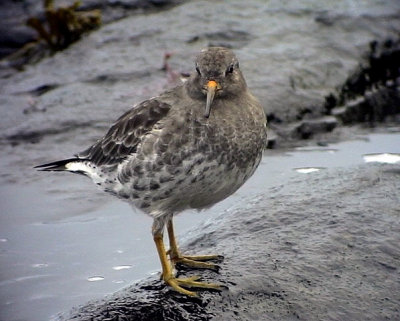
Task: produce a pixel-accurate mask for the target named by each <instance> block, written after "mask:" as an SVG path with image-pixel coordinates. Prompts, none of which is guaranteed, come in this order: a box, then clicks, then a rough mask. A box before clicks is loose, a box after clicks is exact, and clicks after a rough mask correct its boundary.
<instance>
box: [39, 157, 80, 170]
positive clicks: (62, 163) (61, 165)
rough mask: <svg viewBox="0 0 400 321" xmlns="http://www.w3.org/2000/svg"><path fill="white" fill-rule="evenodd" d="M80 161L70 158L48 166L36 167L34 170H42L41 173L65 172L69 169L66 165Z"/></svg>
mask: <svg viewBox="0 0 400 321" xmlns="http://www.w3.org/2000/svg"><path fill="white" fill-rule="evenodd" d="M78 160H80V159H79V158H69V159H63V160H60V161H56V162H52V163H47V164H42V165H38V166H35V167H34V168H36V169H38V170H40V171H45V172H49V171H65V170H66V169H67V168H66V167H65V165H66V164H68V163H70V162H74V161H78Z"/></svg>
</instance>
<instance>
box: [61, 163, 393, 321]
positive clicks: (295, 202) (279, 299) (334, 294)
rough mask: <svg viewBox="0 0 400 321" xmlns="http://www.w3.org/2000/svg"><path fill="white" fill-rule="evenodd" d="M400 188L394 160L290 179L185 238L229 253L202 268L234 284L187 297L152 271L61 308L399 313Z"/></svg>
mask: <svg viewBox="0 0 400 321" xmlns="http://www.w3.org/2000/svg"><path fill="white" fill-rule="evenodd" d="M399 188H400V171H399V167H398V166H397V165H396V166H393V165H370V164H369V165H363V166H360V167H356V168H350V169H346V170H340V169H336V170H331V171H323V172H319V173H316V175H312V176H311V178H310V179H309V180H304V179H292V180H291V181H289V182H288V184H286V185H281V186H276V187H274V188H273V189H271V190H270V191H269V193H268V197H266V196H265V195H258V196H256V197H254V199H253V200H251V202H250V204H248V209H247V210H245V209H241V210H237V211H234V212H231V213H229V214H227V213H224V215H221V216H220V217H217V218H216V219H215V220H214V221H213V223H212V224H209V225H204V226H201V227H199V229H198V230H199V231H201V233H200V234H199V235H198V237H196V238H193V239H192V240H190V241H189V242H188V243H187V244H185V247H187V248H188V249H190V251H193V252H196V253H199V252H204V253H208V252H218V253H222V254H223V255H224V256H225V261H224V262H223V264H222V269H221V270H220V273H219V274H216V273H214V272H207V271H196V273H197V274H199V275H201V276H203V277H204V279H205V280H207V281H212V280H215V281H218V282H219V283H221V284H224V285H226V286H227V287H228V288H229V289H228V290H224V291H222V292H220V293H207V292H202V294H201V297H200V298H199V299H192V298H185V297H182V296H181V295H180V294H177V293H174V292H172V291H171V290H169V289H168V288H166V287H165V286H164V285H162V284H161V282H160V281H158V280H157V277H154V278H151V279H148V280H144V281H142V282H140V283H139V284H136V285H133V286H131V287H128V288H126V289H125V290H123V291H120V292H118V293H116V294H115V295H113V296H110V297H108V298H107V299H106V300H104V301H98V302H92V303H90V304H87V305H85V306H83V307H81V308H78V309H76V310H74V311H73V312H72V314H71V315H68V316H67V315H64V316H61V317H60V318H61V319H68V320H88V321H89V320H308V321H311V320H354V321H356V320H360V321H364V320H398V319H399V318H400V307H399V302H400V283H399V277H400V271H399V266H400V249H399V247H398V244H399V242H400V221H399V214H400V213H399V208H398V205H399V201H400V199H399V195H398V190H399ZM191 273H192V272H191ZM183 275H189V273H187V272H183Z"/></svg>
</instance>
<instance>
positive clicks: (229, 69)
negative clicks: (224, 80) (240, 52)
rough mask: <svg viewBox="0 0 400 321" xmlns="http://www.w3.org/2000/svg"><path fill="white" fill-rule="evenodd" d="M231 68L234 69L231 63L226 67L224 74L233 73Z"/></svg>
mask: <svg viewBox="0 0 400 321" xmlns="http://www.w3.org/2000/svg"><path fill="white" fill-rule="evenodd" d="M233 69H234V66H233V64H231V65H230V66H229V67H228V69H227V70H226V74H231V73H233Z"/></svg>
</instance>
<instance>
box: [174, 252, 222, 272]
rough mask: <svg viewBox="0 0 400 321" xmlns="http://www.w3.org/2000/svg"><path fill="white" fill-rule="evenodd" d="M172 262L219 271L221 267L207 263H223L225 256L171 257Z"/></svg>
mask: <svg viewBox="0 0 400 321" xmlns="http://www.w3.org/2000/svg"><path fill="white" fill-rule="evenodd" d="M170 257H171V261H172V262H173V263H174V264H176V263H178V264H183V265H186V266H190V267H193V268H198V269H210V270H215V271H218V270H219V266H218V265H217V264H214V263H207V262H206V261H212V260H218V261H221V260H222V259H223V256H221V255H200V256H190V255H171V256H170Z"/></svg>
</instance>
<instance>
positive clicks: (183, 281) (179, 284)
mask: <svg viewBox="0 0 400 321" xmlns="http://www.w3.org/2000/svg"><path fill="white" fill-rule="evenodd" d="M198 279H199V277H198V276H192V277H190V278H176V277H173V276H171V277H170V278H167V279H164V281H165V283H167V284H168V285H169V286H171V287H172V288H173V289H174V290H175V291H178V292H180V293H182V294H185V295H189V296H192V297H197V296H198V295H197V293H196V292H193V291H189V290H186V289H184V288H183V287H189V288H202V289H209V290H221V286H220V285H218V284H214V283H204V282H198V281H197V280H198Z"/></svg>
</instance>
